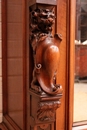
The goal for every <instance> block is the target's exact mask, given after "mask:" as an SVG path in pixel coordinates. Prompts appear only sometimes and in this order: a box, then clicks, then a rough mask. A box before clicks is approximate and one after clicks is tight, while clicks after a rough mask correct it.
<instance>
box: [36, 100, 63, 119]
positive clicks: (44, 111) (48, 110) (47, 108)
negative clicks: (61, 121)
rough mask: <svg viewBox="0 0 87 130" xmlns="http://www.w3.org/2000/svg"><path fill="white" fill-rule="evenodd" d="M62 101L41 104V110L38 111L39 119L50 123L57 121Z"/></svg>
mask: <svg viewBox="0 0 87 130" xmlns="http://www.w3.org/2000/svg"><path fill="white" fill-rule="evenodd" d="M60 104H61V103H60V101H54V102H47V103H46V102H45V103H44V102H41V103H40V106H39V107H40V108H39V109H38V111H37V118H38V119H39V120H40V121H49V120H54V119H55V112H56V109H57V108H58V107H60Z"/></svg>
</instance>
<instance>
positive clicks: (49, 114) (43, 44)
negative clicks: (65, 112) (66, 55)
mask: <svg viewBox="0 0 87 130" xmlns="http://www.w3.org/2000/svg"><path fill="white" fill-rule="evenodd" d="M29 10H30V13H29V14H30V17H29V18H30V27H29V29H30V34H29V43H30V46H32V48H31V49H32V50H31V53H32V56H33V59H32V62H33V72H32V74H31V76H32V81H31V86H30V89H29V96H30V130H51V129H52V130H53V129H54V123H55V119H56V110H57V108H59V107H60V104H61V102H60V98H61V97H62V91H63V90H62V86H61V85H60V84H56V73H57V69H58V63H59V59H60V52H59V46H60V43H61V41H62V36H61V34H53V32H55V30H54V31H53V28H52V27H54V26H53V25H54V23H55V24H56V22H55V18H56V17H55V12H56V1H55V0H51V1H50V0H48V1H46V0H43V1H39V0H36V1H30V7H29ZM53 35H54V36H53Z"/></svg>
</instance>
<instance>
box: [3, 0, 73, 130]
mask: <svg viewBox="0 0 87 130" xmlns="http://www.w3.org/2000/svg"><path fill="white" fill-rule="evenodd" d="M12 2H13V5H19V3H20V2H21V3H22V2H23V3H22V4H23V6H22V9H23V10H22V11H23V15H22V16H23V17H22V18H23V23H22V27H23V30H22V31H23V32H22V34H23V37H22V38H23V39H22V40H23V44H22V45H23V51H22V54H23V64H22V65H23V68H22V69H23V118H22V119H23V128H22V129H23V130H29V129H30V128H29V122H30V119H29V113H30V111H31V112H32V105H33V104H32V105H31V106H29V102H30V101H31V100H32V98H31V99H30V95H29V88H30V86H31V82H32V76H31V74H32V71H33V67H34V63H33V61H32V59H33V56H32V48H31V47H30V46H29V1H28V0H26V1H25V0H19V1H18V0H15V1H12V0H9V3H12ZM2 7H3V8H2V13H3V15H2V32H3V33H2V38H3V39H2V40H3V44H2V49H3V52H2V53H3V61H2V62H3V66H2V69H3V71H2V73H3V112H4V122H6V123H7V124H11V123H12V127H13V129H14V126H15V125H16V126H17V125H18V124H16V123H15V125H14V123H13V122H15V120H14V121H13V122H12V120H10V119H9V122H7V118H9V117H8V116H7V118H6V117H5V115H8V91H7V90H8V86H7V36H8V35H7V28H8V25H7V17H8V16H7V1H6V0H3V1H2ZM73 7H75V1H72V2H71V0H68V1H66V0H58V1H57V13H56V15H57V20H56V28H55V30H56V32H57V33H61V34H62V36H63V40H62V42H61V46H60V61H59V65H58V73H57V75H56V83H57V84H58V83H60V84H61V85H62V86H63V97H62V99H61V102H62V104H61V106H60V109H58V110H57V112H56V123H55V124H56V127H55V130H65V129H66V130H71V129H72V112H71V111H72V110H73V107H72V101H73V87H72V86H73V60H71V59H70V57H73V53H72V52H73V51H74V48H73V39H74V35H73V31H72V30H73V28H74V24H73V22H74V19H73V18H74V12H73ZM10 13H11V12H10ZM72 14H73V15H72ZM20 16H21V15H20ZM18 19H19V17H18ZM72 19H73V21H72ZM13 20H14V18H13ZM15 33H16V32H15ZM10 35H11V34H10ZM14 37H15V35H14ZM71 75H72V76H71ZM26 90H27V91H26ZM38 99H39V98H38ZM17 105H18V104H17ZM30 107H31V110H30ZM46 107H48V106H46ZM34 109H35V108H34ZM40 110H41V108H40ZM39 118H40V117H39ZM19 121H20V119H19ZM42 127H43V126H42ZM15 128H17V127H15ZM38 128H39V127H38ZM39 129H42V128H39ZM46 129H47V130H49V129H52V130H53V129H54V123H53V124H52V125H50V126H49V127H48V128H46Z"/></svg>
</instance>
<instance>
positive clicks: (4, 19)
mask: <svg viewBox="0 0 87 130" xmlns="http://www.w3.org/2000/svg"><path fill="white" fill-rule="evenodd" d="M1 2H2V3H1V4H2V86H3V114H4V115H5V114H7V112H8V95H7V91H8V88H7V0H2V1H1Z"/></svg>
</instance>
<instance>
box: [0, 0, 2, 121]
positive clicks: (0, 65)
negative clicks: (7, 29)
mask: <svg viewBox="0 0 87 130" xmlns="http://www.w3.org/2000/svg"><path fill="white" fill-rule="evenodd" d="M1 24H2V23H1V0H0V122H2V36H1V32H2V29H1Z"/></svg>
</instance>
